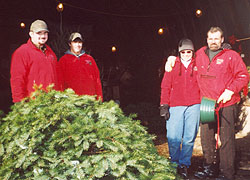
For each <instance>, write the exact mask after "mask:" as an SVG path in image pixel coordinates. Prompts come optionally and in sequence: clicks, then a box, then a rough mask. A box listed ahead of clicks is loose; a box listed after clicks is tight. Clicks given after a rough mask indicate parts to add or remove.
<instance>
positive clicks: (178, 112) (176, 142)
mask: <svg viewBox="0 0 250 180" xmlns="http://www.w3.org/2000/svg"><path fill="white" fill-rule="evenodd" d="M169 110H170V118H169V120H168V121H167V123H166V127H167V139H168V148H169V154H170V158H171V161H172V162H174V163H176V164H178V165H186V166H187V167H189V166H190V165H191V157H192V153H193V147H194V141H195V138H196V135H197V132H198V129H199V122H200V104H195V105H191V106H176V107H170V109H169Z"/></svg>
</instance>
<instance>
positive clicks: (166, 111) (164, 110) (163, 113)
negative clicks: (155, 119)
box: [160, 104, 170, 120]
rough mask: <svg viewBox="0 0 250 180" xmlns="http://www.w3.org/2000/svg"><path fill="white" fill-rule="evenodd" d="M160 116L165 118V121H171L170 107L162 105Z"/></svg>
mask: <svg viewBox="0 0 250 180" xmlns="http://www.w3.org/2000/svg"><path fill="white" fill-rule="evenodd" d="M160 116H161V117H164V119H165V120H168V119H169V117H170V114H169V105H168V104H162V105H161V106H160Z"/></svg>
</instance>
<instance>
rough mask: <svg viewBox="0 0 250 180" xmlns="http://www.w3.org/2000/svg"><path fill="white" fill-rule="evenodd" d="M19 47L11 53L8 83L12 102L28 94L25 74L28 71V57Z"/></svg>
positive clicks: (26, 74)
mask: <svg viewBox="0 0 250 180" xmlns="http://www.w3.org/2000/svg"><path fill="white" fill-rule="evenodd" d="M24 53H25V52H21V50H20V49H18V50H16V51H15V52H14V54H13V55H12V59H11V68H10V75H11V78H10V85H11V92H12V99H13V102H14V103H15V102H19V101H21V100H22V99H23V98H25V97H27V96H28V92H27V76H28V72H29V67H28V60H27V58H28V57H25V54H24Z"/></svg>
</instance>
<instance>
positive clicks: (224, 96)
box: [217, 89, 234, 103]
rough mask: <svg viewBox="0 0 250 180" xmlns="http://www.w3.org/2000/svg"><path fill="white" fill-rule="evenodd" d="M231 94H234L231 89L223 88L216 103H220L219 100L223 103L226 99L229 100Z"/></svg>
mask: <svg viewBox="0 0 250 180" xmlns="http://www.w3.org/2000/svg"><path fill="white" fill-rule="evenodd" d="M233 94H234V92H233V91H230V90H228V89H225V91H224V92H223V93H222V94H221V95H220V97H219V99H218V100H217V103H220V102H221V101H222V102H223V103H226V102H227V101H230V100H231V98H232V95H233Z"/></svg>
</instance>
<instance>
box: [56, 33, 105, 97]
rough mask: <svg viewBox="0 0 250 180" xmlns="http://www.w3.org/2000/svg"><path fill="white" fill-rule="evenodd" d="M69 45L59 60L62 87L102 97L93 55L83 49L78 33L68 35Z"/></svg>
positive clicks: (79, 93) (98, 73)
mask: <svg viewBox="0 0 250 180" xmlns="http://www.w3.org/2000/svg"><path fill="white" fill-rule="evenodd" d="M69 47H70V49H69V50H68V51H66V52H65V55H64V56H62V57H61V58H60V60H59V65H60V69H61V71H62V79H63V80H62V81H63V89H67V88H71V89H73V90H74V91H75V93H76V94H78V95H96V96H97V99H99V98H101V99H103V94H102V85H101V80H100V72H99V69H98V67H97V65H96V62H95V60H94V59H93V57H91V56H90V55H88V54H86V53H85V51H84V50H83V38H82V35H81V34H80V33H78V32H74V33H72V34H71V35H70V37H69Z"/></svg>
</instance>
